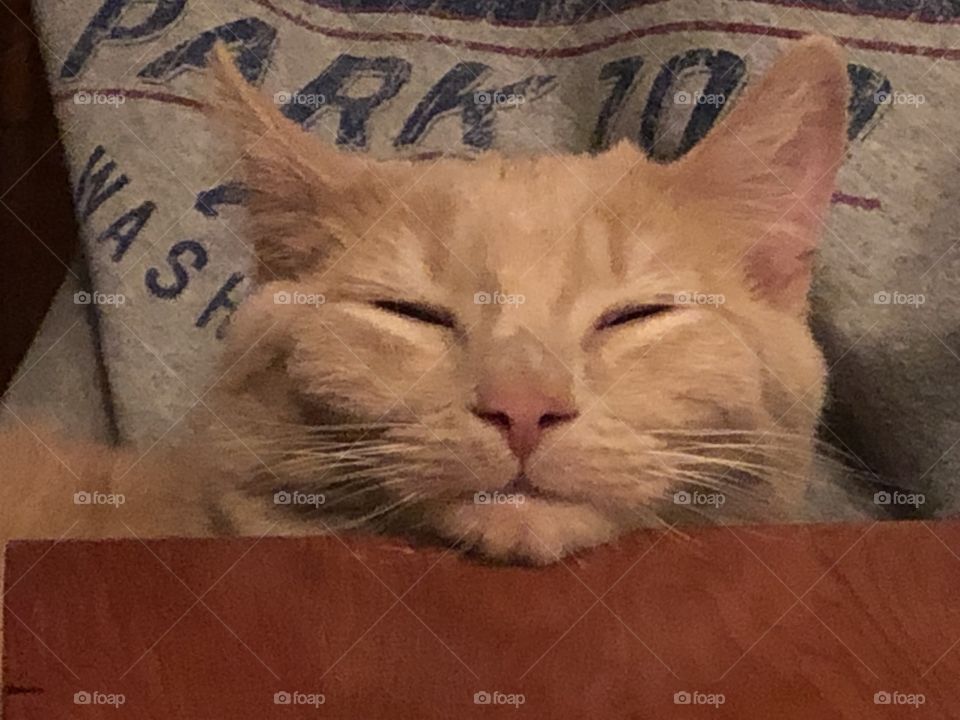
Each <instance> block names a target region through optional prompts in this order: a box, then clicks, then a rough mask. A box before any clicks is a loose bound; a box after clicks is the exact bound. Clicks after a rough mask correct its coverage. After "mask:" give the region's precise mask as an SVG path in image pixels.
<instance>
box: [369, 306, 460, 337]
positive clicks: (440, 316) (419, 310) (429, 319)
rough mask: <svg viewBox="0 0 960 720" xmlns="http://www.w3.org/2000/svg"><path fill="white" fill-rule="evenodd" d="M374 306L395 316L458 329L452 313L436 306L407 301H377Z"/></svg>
mask: <svg viewBox="0 0 960 720" xmlns="http://www.w3.org/2000/svg"><path fill="white" fill-rule="evenodd" d="M373 306H374V307H376V308H379V309H380V310H384V311H386V312H388V313H393V314H394V315H400V316H401V317H405V318H410V319H411V320H417V321H419V322H422V323H427V324H428V325H439V326H440V327H445V328H449V329H450V330H453V329H455V328H456V327H457V318H456V317H455V316H454V314H453V313H452V312H450V311H449V310H446V309H444V308H441V307H437V306H436V305H427V304H426V303H418V302H407V301H406V300H375V301H374V302H373Z"/></svg>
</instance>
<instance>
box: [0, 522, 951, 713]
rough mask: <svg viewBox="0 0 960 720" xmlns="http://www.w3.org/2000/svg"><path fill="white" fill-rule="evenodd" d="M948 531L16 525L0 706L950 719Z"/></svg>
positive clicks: (898, 527)
mask: <svg viewBox="0 0 960 720" xmlns="http://www.w3.org/2000/svg"><path fill="white" fill-rule="evenodd" d="M934 533H935V534H934ZM658 540H659V542H658ZM951 548H952V550H951ZM958 551H960V523H957V522H951V523H937V524H930V525H929V526H925V525H923V524H913V523H897V524H895V523H888V524H880V525H875V526H869V525H862V526H833V527H820V528H802V527H779V528H767V529H762V530H746V529H738V530H736V531H735V534H734V531H731V530H728V529H723V528H716V529H708V530H702V531H700V532H697V533H696V534H695V535H694V537H693V538H692V539H690V540H686V541H684V540H678V539H674V538H671V537H666V538H662V537H661V535H660V534H658V533H652V532H651V533H641V534H639V535H636V536H633V537H631V538H630V539H628V540H627V541H625V542H624V543H622V544H621V545H620V547H618V548H605V549H602V550H600V551H598V552H594V553H590V554H587V555H586V556H584V557H583V558H582V559H581V560H580V561H578V562H575V561H571V562H568V563H566V564H564V565H555V566H553V567H550V568H547V569H544V570H534V569H521V568H494V567H487V566H482V565H478V564H476V563H472V562H470V561H466V560H463V559H460V558H458V557H456V556H454V555H445V556H444V555H442V554H441V553H440V552H439V551H432V550H430V551H417V552H416V553H408V552H404V551H403V550H402V549H399V548H396V547H384V546H383V543H382V541H365V540H351V541H350V548H349V549H348V548H347V547H346V546H344V545H343V544H341V543H340V542H339V541H338V540H336V539H332V538H328V539H320V538H316V539H308V540H296V539H264V540H261V541H259V542H258V541H256V540H255V539H238V540H229V541H159V542H150V543H148V544H147V545H146V546H145V545H143V544H141V543H139V542H137V541H135V540H131V541H124V542H100V543H81V542H64V543H61V544H59V545H55V544H53V543H47V542H30V543H17V544H14V545H12V546H11V547H10V550H9V553H8V570H7V586H8V588H9V592H8V595H7V597H6V604H7V611H6V624H5V628H6V641H7V645H8V646H7V657H6V668H7V677H6V681H7V685H8V687H7V693H6V699H5V710H6V713H7V714H6V716H5V717H7V718H8V719H9V720H25V719H27V718H38V719H39V718H43V719H44V720H48V719H49V718H64V717H91V718H93V717H103V718H118V717H136V718H158V719H159V718H163V719H164V720H167V719H169V718H191V719H195V718H257V719H259V718H264V717H305V718H306V717H311V718H318V717H329V718H349V719H353V718H381V717H399V718H444V719H446V718H453V717H478V718H489V717H501V716H502V717H519V716H521V715H523V716H526V717H535V718H674V717H680V718H683V717H711V718H764V719H767V718H811V717H815V718H866V717H870V718H872V717H896V718H902V717H911V718H912V717H917V718H920V717H922V718H929V717H934V718H957V717H960V683H958V682H957V676H958V674H960V645H958V644H957V643H958V640H960V602H958V601H957V591H958V589H960V558H958V557H957V556H956V555H954V554H953V552H958ZM81 690H87V691H93V690H98V691H101V692H104V693H123V694H124V696H125V698H126V702H125V704H124V705H123V706H122V707H121V708H120V709H119V710H116V709H114V708H113V707H102V706H101V707H97V706H83V707H78V706H75V705H74V704H73V696H74V693H75V692H77V691H81ZM282 690H287V691H300V692H303V693H322V694H323V695H324V696H325V698H326V702H325V704H323V705H322V706H320V707H319V709H314V708H310V707H306V708H305V707H287V706H279V707H278V706H276V705H274V703H273V695H274V693H275V692H277V691H282ZM479 690H487V691H493V690H499V691H502V692H505V693H523V694H524V695H525V704H524V705H523V706H522V707H521V708H520V709H519V710H514V709H512V708H498V707H492V706H477V705H475V704H474V703H473V695H474V693H475V692H477V691H479ZM681 690H688V691H693V690H698V691H701V692H705V693H723V694H724V696H725V702H724V704H723V705H721V706H720V707H719V709H715V708H711V707H692V706H677V705H675V704H674V702H673V696H674V693H675V692H677V691H681ZM884 690H885V691H900V692H904V693H923V694H924V695H925V698H926V702H925V704H924V705H923V706H922V707H920V708H919V710H915V709H913V708H908V707H886V706H877V705H875V704H874V700H873V699H874V693H876V692H877V691H884Z"/></svg>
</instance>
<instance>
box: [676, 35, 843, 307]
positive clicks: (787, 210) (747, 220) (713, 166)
mask: <svg viewBox="0 0 960 720" xmlns="http://www.w3.org/2000/svg"><path fill="white" fill-rule="evenodd" d="M848 98H849V80H848V76H847V68H846V63H845V61H844V57H843V52H842V50H841V49H840V47H839V46H838V45H837V44H836V43H834V42H833V41H832V40H829V39H827V38H824V37H812V38H807V39H804V40H802V41H800V42H799V43H797V44H796V45H795V46H794V47H793V48H792V49H790V50H789V51H788V52H787V53H785V54H784V55H783V56H782V57H780V58H779V59H778V60H777V61H776V62H775V63H774V65H773V67H772V68H771V69H770V70H769V72H767V74H766V75H765V76H764V77H763V78H761V79H760V81H759V83H757V84H756V85H754V86H751V87H749V88H747V90H746V91H745V92H744V95H743V97H741V98H740V99H739V101H738V102H737V104H736V106H735V107H734V108H733V109H732V111H731V112H730V113H729V115H728V117H727V118H725V119H724V118H721V120H720V121H719V122H718V123H717V126H716V127H715V128H714V130H713V131H712V132H711V133H710V134H709V135H708V136H707V137H706V138H705V139H704V141H703V142H701V143H700V144H699V145H698V146H696V147H694V149H693V150H692V151H691V152H689V153H688V154H687V155H686V156H685V157H684V158H683V159H681V160H680V161H678V162H677V163H676V164H675V167H674V168H673V170H674V171H676V172H678V173H680V178H676V179H675V181H674V183H672V184H673V186H674V187H680V188H683V190H681V192H686V193H692V192H695V193H697V195H698V196H699V199H700V200H702V199H703V198H707V199H708V200H709V202H710V204H711V205H712V207H711V208H710V210H709V211H708V212H709V213H710V214H711V215H713V216H714V221H715V222H718V223H723V222H724V219H725V218H728V219H729V220H730V221H731V223H732V224H733V225H734V226H735V227H742V228H745V229H746V232H745V233H744V236H743V237H742V240H743V246H742V247H737V248H732V250H733V251H734V252H735V253H737V255H738V257H739V258H740V261H741V262H742V263H743V265H744V270H745V274H746V277H747V278H748V279H749V281H750V282H751V284H752V285H753V287H754V290H755V291H756V293H757V294H758V295H760V296H762V297H764V298H765V299H767V300H769V301H770V302H772V303H773V304H774V305H777V306H779V307H782V308H784V309H788V310H791V311H794V312H797V313H801V314H802V313H804V312H806V307H807V303H806V296H807V291H808V289H809V286H810V273H811V266H812V260H813V258H812V256H813V251H814V250H815V248H816V245H817V242H818V240H819V237H820V235H821V232H822V230H823V218H824V216H825V215H826V213H827V210H828V209H829V206H830V198H831V196H832V194H833V189H834V181H835V179H836V174H837V170H838V168H839V167H840V164H841V162H842V161H843V157H844V152H845V146H846V127H847V114H846V108H847V102H848ZM688 199H689V200H690V201H692V202H693V203H697V201H698V199H697V198H694V197H689V196H688ZM741 223H742V224H741Z"/></svg>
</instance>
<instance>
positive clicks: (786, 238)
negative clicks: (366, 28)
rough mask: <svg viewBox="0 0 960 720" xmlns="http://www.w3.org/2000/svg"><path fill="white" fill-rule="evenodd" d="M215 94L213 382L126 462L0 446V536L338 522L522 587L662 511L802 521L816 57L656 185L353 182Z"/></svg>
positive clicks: (841, 119) (502, 161)
mask: <svg viewBox="0 0 960 720" xmlns="http://www.w3.org/2000/svg"><path fill="white" fill-rule="evenodd" d="M213 75H214V76H215V78H216V83H217V94H216V97H217V101H216V102H215V103H214V104H213V108H212V110H211V114H212V116H213V117H214V118H215V120H216V123H217V124H218V126H219V127H222V128H223V130H224V131H225V132H229V133H232V134H233V136H234V137H235V139H236V142H237V147H238V148H243V149H244V151H245V152H244V155H243V158H242V159H241V160H240V161H239V163H238V167H237V169H238V170H239V175H240V176H241V177H242V178H243V180H244V181H245V182H246V183H247V184H248V185H249V187H250V195H249V212H250V219H249V227H248V236H249V238H250V239H251V242H252V244H253V245H254V246H255V249H256V253H257V255H258V257H259V264H258V268H257V271H256V275H257V278H256V279H257V289H256V290H255V292H253V293H252V295H251V296H249V297H248V298H247V299H246V300H245V302H244V303H243V305H242V307H241V308H240V309H239V310H238V311H237V312H236V313H235V315H234V317H233V319H232V322H231V326H230V328H229V332H228V339H227V341H226V347H225V349H224V353H223V357H224V361H223V367H222V372H223V376H222V377H221V378H220V380H219V382H218V383H217V384H216V385H215V386H214V388H213V389H212V390H211V391H210V393H209V394H208V395H206V396H205V397H204V398H203V401H202V403H201V404H200V405H198V406H197V409H196V412H195V413H193V415H194V417H192V418H191V419H190V421H189V423H188V422H184V423H182V424H181V425H180V426H178V428H177V430H176V431H174V432H173V433H171V435H170V436H168V437H167V438H164V440H163V443H161V445H160V446H158V447H156V448H153V449H151V450H150V451H148V452H147V454H146V455H145V456H143V457H142V458H140V457H138V456H137V455H136V454H133V453H129V452H121V451H112V450H106V449H94V448H86V447H74V448H71V447H70V446H69V445H66V444H63V443H60V442H56V443H54V441H51V440H50V439H49V438H48V436H46V435H44V434H43V433H42V432H37V434H34V432H33V430H31V429H27V428H26V425H22V426H19V429H18V430H16V431H15V432H13V433H10V434H7V435H5V436H3V437H2V438H0V456H2V458H3V465H4V468H3V470H4V472H3V475H4V479H3V482H2V483H0V536H5V537H27V536H53V537H57V536H60V535H61V534H62V533H65V532H66V533H68V534H69V535H71V536H76V535H85V536H99V535H119V536H129V535H130V534H131V533H136V534H137V535H140V536H146V535H163V534H166V535H190V534H204V533H245V534H260V533H267V532H270V533H317V532H327V531H329V530H331V529H332V530H338V529H343V528H348V527H358V528H366V529H373V530H377V531H381V532H389V533H396V534H403V535H406V536H410V537H418V538H430V539H442V540H443V541H444V542H452V543H456V544H457V545H458V546H459V547H462V548H465V549H474V550H476V551H478V552H479V553H481V554H483V555H486V556H488V557H491V558H496V559H505V560H513V561H526V562H534V563H547V562H551V561H554V560H555V559H557V558H558V557H561V556H563V555H564V554H566V553H569V552H571V551H574V550H577V549H579V548H584V547H588V546H592V545H596V544H598V543H603V542H607V541H609V540H612V539H614V538H616V537H617V536H618V535H620V534H622V533H624V532H625V531H628V530H630V529H632V528H636V527H639V526H645V525H651V524H656V523H658V522H664V521H671V522H672V521H674V520H678V519H683V517H684V514H686V516H687V517H689V518H691V519H696V517H697V515H708V516H713V517H717V518H721V519H743V518H762V519H785V518H794V517H800V516H801V515H802V507H803V504H804V493H805V491H806V490H807V487H808V483H809V479H808V478H809V476H810V468H811V464H812V462H813V460H814V454H815V453H814V448H815V440H814V431H815V427H816V423H817V414H818V413H819V410H820V406H821V402H822V397H823V391H824V362H823V358H822V356H821V353H820V351H819V349H818V348H817V346H816V344H815V343H814V340H813V339H812V337H811V334H810V331H809V329H808V326H807V300H806V295H807V290H808V287H809V284H810V273H811V259H812V255H813V251H814V249H815V246H816V243H817V238H818V236H819V235H820V233H821V225H822V219H823V217H824V215H825V213H826V211H827V208H828V207H829V201H830V196H831V192H832V189H833V184H834V177H835V174H836V171H837V168H838V166H839V164H840V162H841V161H842V159H843V153H844V147H845V129H846V112H845V108H846V105H847V100H848V92H849V88H848V81H847V72H846V67H845V64H844V61H843V59H842V56H841V52H840V50H839V49H838V48H837V47H836V46H835V45H834V44H833V43H832V42H830V41H827V40H824V39H818V38H813V39H807V40H804V41H801V42H798V43H796V44H795V46H794V47H793V48H792V49H791V50H790V51H789V52H788V53H787V54H786V55H785V56H783V57H782V58H781V59H780V60H779V61H778V62H777V63H776V65H775V66H774V67H773V68H772V70H771V71H770V72H769V73H768V74H767V75H766V77H764V78H763V79H762V80H761V81H760V82H758V83H756V84H755V85H753V86H751V87H750V88H749V89H748V91H747V92H746V93H745V95H744V96H743V97H742V98H740V99H739V100H738V102H737V103H736V107H735V108H734V109H733V110H732V111H731V112H730V113H729V114H726V115H725V116H724V117H723V118H722V121H721V122H720V123H718V125H717V127H716V128H715V129H714V130H713V132H712V133H711V134H710V135H709V137H707V138H706V139H705V140H704V141H703V142H701V143H700V144H699V145H698V146H697V147H695V148H694V149H693V150H692V151H691V152H690V153H688V154H687V155H686V156H685V157H684V158H683V159H681V160H679V161H678V162H675V163H673V164H670V165H658V164H655V163H653V162H649V161H647V160H646V159H645V157H644V155H643V154H642V152H641V151H639V150H638V149H637V148H636V147H635V146H633V145H632V144H630V143H629V142H623V143H621V144H619V145H617V146H616V147H615V148H613V149H612V150H610V151H608V152H604V153H602V154H600V155H597V156H592V157H591V156H588V155H576V156H572V155H567V156H550V155H546V156H540V157H513V158H505V157H503V156H501V155H499V154H497V153H495V152H491V153H487V154H485V155H483V156H481V157H480V158H478V159H476V160H475V161H467V160H460V159H440V160H437V161H436V162H432V161H421V162H407V161H397V160H395V161H385V162H375V161H372V160H370V159H369V158H367V157H364V156H362V155H359V154H352V153H346V152H339V151H336V150H334V149H332V148H330V147H327V146H325V145H323V144H321V143H320V142H318V141H317V140H316V139H315V138H313V137H311V136H310V135H308V134H306V133H304V132H303V131H301V129H300V128H299V127H297V126H295V125H294V124H293V123H291V122H289V121H287V120H286V119H284V118H283V117H282V116H281V115H280V113H279V112H278V111H277V110H276V109H275V108H274V106H273V104H272V103H271V102H270V101H269V100H267V99H266V98H264V97H262V96H261V95H260V94H258V93H257V92H256V91H255V90H254V89H252V88H251V87H249V86H248V85H247V84H246V83H245V82H244V81H243V80H242V79H241V77H240V75H239V74H238V73H237V72H236V71H235V69H234V68H233V66H232V63H231V62H230V61H229V60H228V59H226V55H225V51H222V50H221V51H220V54H219V55H218V59H217V60H216V61H215V62H214V67H213ZM238 152H239V150H238ZM282 293H286V294H288V295H286V296H285V295H281V294H282ZM297 293H299V295H296V297H295V300H303V299H305V298H306V299H307V301H308V303H309V300H310V298H309V296H311V295H312V296H315V297H314V298H313V299H314V300H316V299H317V298H316V296H321V295H322V296H323V297H324V298H325V302H323V303H317V302H313V303H309V304H307V303H301V302H297V301H294V302H289V303H284V302H282V300H283V299H285V298H287V297H293V294H297ZM691 300H692V301H691ZM721 300H722V302H721ZM25 420H27V424H30V423H29V420H28V419H25ZM224 420H225V421H226V423H224V422H223V421H224ZM14 424H16V423H14ZM187 425H189V431H188V432H183V433H181V436H180V438H179V440H178V442H177V444H176V445H175V446H173V447H172V448H171V447H167V446H169V445H170V443H171V438H173V437H174V436H176V435H177V434H178V432H179V431H180V430H182V429H183V427H184V426H187ZM31 427H32V425H31ZM41 438H42V440H41ZM164 448H166V449H164ZM194 448H197V449H194ZM681 489H683V490H686V491H688V492H694V491H698V492H699V493H700V495H699V496H694V501H693V502H691V503H690V504H686V505H685V504H683V503H680V504H678V503H677V502H675V501H674V493H675V492H677V491H678V490H681ZM78 490H82V491H95V490H99V491H102V492H114V493H123V494H124V495H125V496H126V503H125V504H124V505H123V507H121V508H120V509H119V510H115V509H113V508H112V507H106V508H98V507H91V506H84V505H80V506H78V505H74V504H73V502H72V497H73V493H74V492H75V491H78ZM477 493H485V495H481V496H479V497H480V500H481V501H478V496H477ZM321 496H322V499H323V500H324V502H323V503H322V504H320V500H321ZM681 497H683V496H681ZM277 499H279V500H280V502H278V501H277ZM482 500H491V501H490V502H482ZM521 501H522V502H521ZM700 502H705V503H706V504H698V503H700ZM721 502H722V503H723V504H722V505H721V504H720V503H721Z"/></svg>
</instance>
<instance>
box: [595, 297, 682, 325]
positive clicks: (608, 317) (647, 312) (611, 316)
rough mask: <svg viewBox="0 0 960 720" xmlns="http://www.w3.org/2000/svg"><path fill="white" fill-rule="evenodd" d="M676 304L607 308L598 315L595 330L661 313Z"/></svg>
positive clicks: (672, 308)
mask: <svg viewBox="0 0 960 720" xmlns="http://www.w3.org/2000/svg"><path fill="white" fill-rule="evenodd" d="M676 307H677V306H676V305H666V304H664V303H651V304H647V305H628V306H627V307H619V308H615V309H614V310H609V311H607V312H605V313H604V314H603V315H601V316H600V319H599V320H597V322H596V325H594V327H595V328H596V329H597V330H607V329H609V328H612V327H617V326H618V325H625V324H627V323H630V322H635V321H637V320H646V319H647V318H650V317H653V316H654V315H662V314H664V313H668V312H671V311H672V310H675V309H676Z"/></svg>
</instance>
